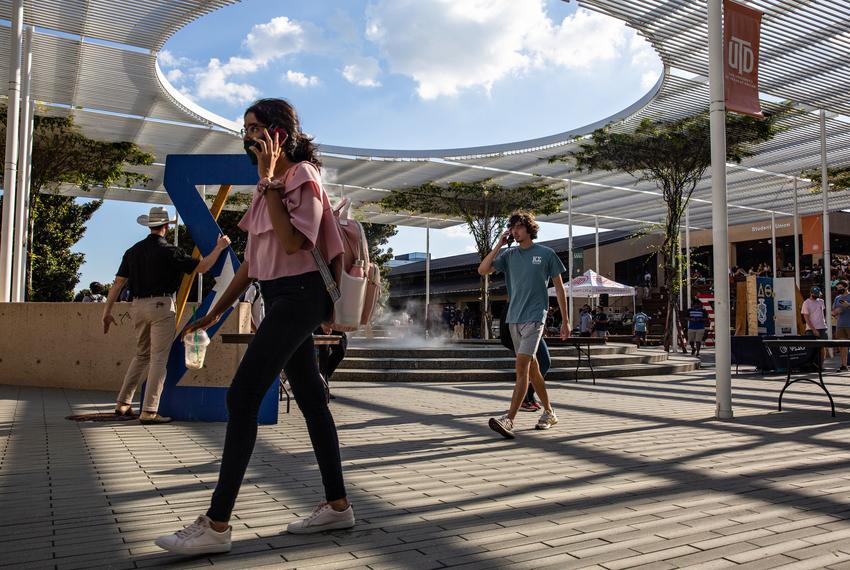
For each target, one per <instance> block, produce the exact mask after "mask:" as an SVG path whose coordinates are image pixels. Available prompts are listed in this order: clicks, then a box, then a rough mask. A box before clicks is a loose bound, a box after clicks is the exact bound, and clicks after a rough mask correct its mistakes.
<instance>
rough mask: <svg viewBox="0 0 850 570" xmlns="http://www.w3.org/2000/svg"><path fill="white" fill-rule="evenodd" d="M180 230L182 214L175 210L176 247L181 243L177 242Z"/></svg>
mask: <svg viewBox="0 0 850 570" xmlns="http://www.w3.org/2000/svg"><path fill="white" fill-rule="evenodd" d="M179 230H180V214H179V213H178V212H177V209H176V208H175V210H174V245H179V242H178V241H177V240H178V237H179V236H178V235H177V234H178V233H180V232H179Z"/></svg>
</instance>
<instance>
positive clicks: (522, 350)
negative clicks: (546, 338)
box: [508, 322, 543, 356]
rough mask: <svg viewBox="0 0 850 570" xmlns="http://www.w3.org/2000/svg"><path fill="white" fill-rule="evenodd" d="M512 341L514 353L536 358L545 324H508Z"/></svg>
mask: <svg viewBox="0 0 850 570" xmlns="http://www.w3.org/2000/svg"><path fill="white" fill-rule="evenodd" d="M508 330H509V331H511V340H512V341H514V352H516V353H517V354H527V355H529V356H534V355H535V354H537V345H539V344H540V338H541V337H542V336H543V323H533V322H532V323H508Z"/></svg>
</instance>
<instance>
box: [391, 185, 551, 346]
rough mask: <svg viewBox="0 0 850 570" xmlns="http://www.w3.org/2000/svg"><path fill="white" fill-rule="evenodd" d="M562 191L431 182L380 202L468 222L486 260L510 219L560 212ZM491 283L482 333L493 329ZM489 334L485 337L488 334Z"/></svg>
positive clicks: (483, 287) (484, 282) (485, 284)
mask: <svg viewBox="0 0 850 570" xmlns="http://www.w3.org/2000/svg"><path fill="white" fill-rule="evenodd" d="M562 202H563V197H562V196H561V190H560V189H559V188H556V187H554V186H551V185H545V184H526V185H523V186H516V187H512V188H507V187H505V186H500V185H498V184H495V183H494V182H493V181H492V180H490V179H485V180H479V181H477V182H450V183H448V184H447V185H442V186H441V185H439V184H435V183H433V182H428V183H426V184H423V185H422V186H419V187H416V188H410V189H406V190H397V191H394V192H392V193H390V195H389V196H387V197H386V198H384V199H383V200H381V202H380V205H381V207H382V208H384V209H385V210H390V211H393V212H407V213H411V214H424V215H431V216H447V217H452V218H460V219H462V220H463V221H464V222H466V225H467V227H468V228H469V233H470V234H471V235H472V237H473V239H474V240H475V248H476V250H477V252H478V256H479V257H480V258H481V259H484V258H485V257H486V256H487V254H488V253H490V251H492V249H493V246H494V245H495V243H496V241H497V240H498V238H499V236H500V234H501V233H502V232H503V231H505V225H506V223H507V220H508V217H510V215H511V214H512V213H513V212H515V211H517V210H524V211H527V212H532V213H534V214H538V215H543V214H554V213H555V212H558V211H560V208H561V204H562ZM487 289H488V279H487V278H486V277H482V278H481V303H482V310H481V314H482V315H483V316H484V318H483V319H481V321H482V330H483V331H488V330H489V327H490V317H491V315H490V306H489V302H488V294H487ZM485 334H486V333H485Z"/></svg>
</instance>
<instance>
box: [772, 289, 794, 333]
mask: <svg viewBox="0 0 850 570" xmlns="http://www.w3.org/2000/svg"><path fill="white" fill-rule="evenodd" d="M773 298H774V303H775V306H774V312H773V314H774V319H775V323H776V336H787V335H796V334H797V295H796V290H795V288H794V278H793V277H778V278H776V279H774V280H773Z"/></svg>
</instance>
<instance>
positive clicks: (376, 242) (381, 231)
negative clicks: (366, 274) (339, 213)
mask: <svg viewBox="0 0 850 570" xmlns="http://www.w3.org/2000/svg"><path fill="white" fill-rule="evenodd" d="M361 223H362V225H363V231H364V232H365V233H366V241H367V242H368V243H369V260H370V261H371V262H372V263H374V264H376V265H377V266H378V268H379V269H380V270H381V288H382V289H383V291H382V292H381V298H380V302H381V303H382V304H383V303H385V302H386V300H387V298H388V297H389V294H390V279H389V273H390V267H389V266H388V265H387V262H388V261H390V260H391V259H392V258H393V248H391V247H387V248H384V246H385V245H387V243H389V241H390V238H391V237H393V236H394V235H396V234H397V233H398V228H397V227H396V226H394V225H392V224H371V223H369V222H361Z"/></svg>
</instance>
